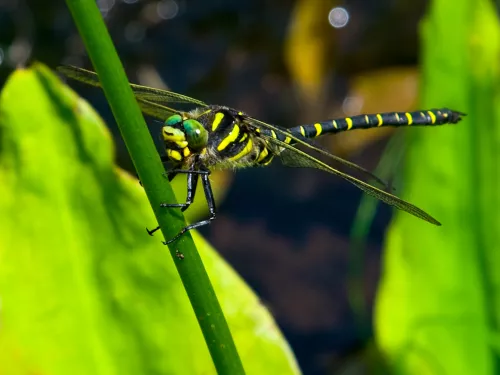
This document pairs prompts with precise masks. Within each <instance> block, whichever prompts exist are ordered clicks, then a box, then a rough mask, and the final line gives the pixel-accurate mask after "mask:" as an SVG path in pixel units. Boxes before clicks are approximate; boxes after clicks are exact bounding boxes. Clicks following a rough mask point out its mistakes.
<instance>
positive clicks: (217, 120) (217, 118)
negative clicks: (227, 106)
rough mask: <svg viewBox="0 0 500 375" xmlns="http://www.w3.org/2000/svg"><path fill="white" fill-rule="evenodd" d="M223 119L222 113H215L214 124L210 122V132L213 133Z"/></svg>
mask: <svg viewBox="0 0 500 375" xmlns="http://www.w3.org/2000/svg"><path fill="white" fill-rule="evenodd" d="M223 118H224V113H222V112H217V113H216V114H215V118H214V122H212V131H215V130H216V129H217V127H218V126H219V125H220V122H221V121H222V119H223Z"/></svg>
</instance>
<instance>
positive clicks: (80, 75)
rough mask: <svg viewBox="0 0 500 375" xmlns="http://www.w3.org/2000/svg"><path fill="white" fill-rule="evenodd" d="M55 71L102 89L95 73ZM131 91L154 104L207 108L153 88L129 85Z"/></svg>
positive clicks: (68, 69) (72, 68) (71, 69)
mask: <svg viewBox="0 0 500 375" xmlns="http://www.w3.org/2000/svg"><path fill="white" fill-rule="evenodd" d="M57 70H58V71H59V72H60V73H62V74H63V75H65V76H66V77H69V78H72V79H74V80H77V81H80V82H84V83H86V84H88V85H91V86H96V87H102V86H101V82H100V81H99V77H98V75H97V74H96V73H95V72H92V71H90V70H86V69H82V68H77V67H76V66H69V65H68V66H59V67H58V68H57ZM130 86H131V87H132V91H133V92H134V94H135V96H136V97H137V98H141V99H145V100H147V101H149V102H155V103H159V104H161V103H186V104H191V105H193V106H197V107H208V105H207V104H206V103H204V102H202V101H201V100H197V99H194V98H191V97H189V96H186V95H181V94H177V93H175V92H172V91H167V90H160V89H155V88H153V87H147V86H141V85H136V84H133V83H130Z"/></svg>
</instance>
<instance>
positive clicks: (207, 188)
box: [163, 173, 216, 245]
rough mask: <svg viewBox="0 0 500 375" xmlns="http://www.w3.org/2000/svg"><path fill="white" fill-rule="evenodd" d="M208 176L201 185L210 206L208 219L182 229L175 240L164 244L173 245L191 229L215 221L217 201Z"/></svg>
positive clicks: (202, 179)
mask: <svg viewBox="0 0 500 375" xmlns="http://www.w3.org/2000/svg"><path fill="white" fill-rule="evenodd" d="M208 176H209V174H208V173H205V174H202V175H201V183H202V185H203V190H204V192H205V197H206V199H207V204H208V212H209V217H208V219H206V220H201V221H198V222H196V223H193V224H190V225H188V226H186V227H184V228H182V229H181V231H180V232H179V233H177V235H176V236H175V237H174V238H172V239H170V240H168V241H166V242H163V244H164V245H168V244H171V243H172V242H174V241H176V240H177V239H178V238H179V237H180V236H182V235H183V234H184V233H186V232H187V231H189V230H191V229H195V228H199V227H202V226H204V225H208V224H210V222H211V221H212V220H214V219H215V211H216V208H215V200H214V195H213V192H212V186H211V185H210V179H209V178H208Z"/></svg>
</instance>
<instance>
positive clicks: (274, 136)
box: [271, 129, 278, 139]
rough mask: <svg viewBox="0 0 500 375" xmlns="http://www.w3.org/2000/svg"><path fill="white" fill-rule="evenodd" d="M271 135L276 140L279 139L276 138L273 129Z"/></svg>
mask: <svg viewBox="0 0 500 375" xmlns="http://www.w3.org/2000/svg"><path fill="white" fill-rule="evenodd" d="M271 135H272V136H273V138H274V139H276V138H278V137H276V132H275V131H274V130H272V129H271Z"/></svg>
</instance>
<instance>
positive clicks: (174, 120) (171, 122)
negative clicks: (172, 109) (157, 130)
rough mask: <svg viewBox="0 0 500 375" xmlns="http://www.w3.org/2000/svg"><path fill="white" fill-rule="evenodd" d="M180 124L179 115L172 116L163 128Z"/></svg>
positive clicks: (180, 118)
mask: <svg viewBox="0 0 500 375" xmlns="http://www.w3.org/2000/svg"><path fill="white" fill-rule="evenodd" d="M181 123H182V117H181V115H172V116H170V117H169V118H167V120H166V121H165V126H176V125H177V126H179V125H180V124H181Z"/></svg>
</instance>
